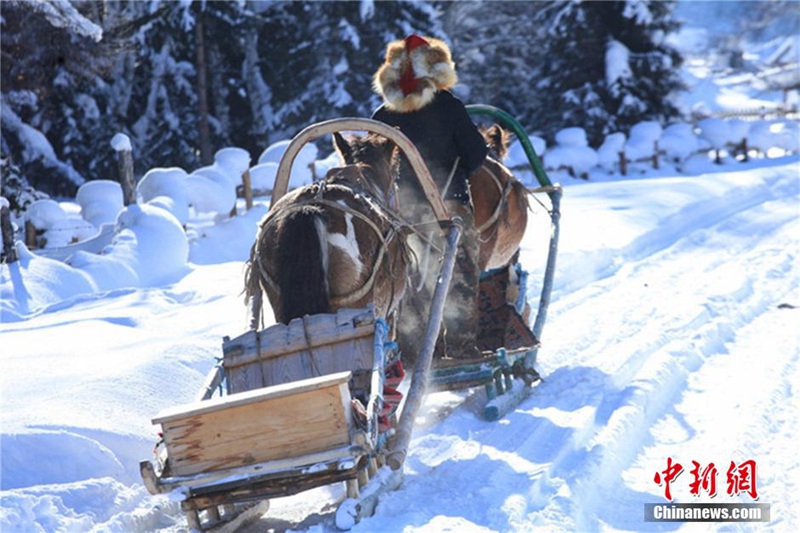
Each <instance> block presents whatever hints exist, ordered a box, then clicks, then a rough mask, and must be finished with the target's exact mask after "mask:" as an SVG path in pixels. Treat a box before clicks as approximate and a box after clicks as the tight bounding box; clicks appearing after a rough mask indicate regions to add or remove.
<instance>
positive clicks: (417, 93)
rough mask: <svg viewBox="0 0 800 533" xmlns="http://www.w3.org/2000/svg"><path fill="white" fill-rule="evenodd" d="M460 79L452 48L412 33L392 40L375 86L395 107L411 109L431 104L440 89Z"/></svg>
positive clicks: (375, 80)
mask: <svg viewBox="0 0 800 533" xmlns="http://www.w3.org/2000/svg"><path fill="white" fill-rule="evenodd" d="M457 81H458V78H457V76H456V69H455V64H454V63H453V59H452V57H451V54H450V49H449V48H448V47H447V45H446V44H445V43H444V42H443V41H440V40H439V39H434V38H432V37H427V38H423V37H420V36H419V35H416V34H411V35H409V36H408V37H406V38H405V39H401V40H398V41H392V42H391V43H389V45H388V46H387V47H386V58H385V60H384V63H383V65H381V67H380V68H379V69H378V71H377V72H376V73H375V76H374V78H373V81H372V86H373V88H374V89H375V91H376V92H377V93H378V94H380V95H381V96H382V97H383V100H384V102H385V103H386V106H387V107H388V108H389V109H391V110H392V111H396V112H399V113H408V112H410V111H416V110H418V109H422V108H423V107H425V106H426V105H428V104H429V103H430V102H431V101H432V100H433V97H434V96H435V95H436V91H438V90H446V89H450V88H452V87H453V86H454V85H455V84H456V83H457Z"/></svg>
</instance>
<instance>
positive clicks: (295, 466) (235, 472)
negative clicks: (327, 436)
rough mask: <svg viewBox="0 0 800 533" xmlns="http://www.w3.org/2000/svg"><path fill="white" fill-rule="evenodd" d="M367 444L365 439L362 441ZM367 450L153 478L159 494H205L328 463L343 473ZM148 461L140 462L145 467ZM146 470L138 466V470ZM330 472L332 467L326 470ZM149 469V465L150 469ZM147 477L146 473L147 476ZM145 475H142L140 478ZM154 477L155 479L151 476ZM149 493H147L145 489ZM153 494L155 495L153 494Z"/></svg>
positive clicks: (346, 449)
mask: <svg viewBox="0 0 800 533" xmlns="http://www.w3.org/2000/svg"><path fill="white" fill-rule="evenodd" d="M361 437H363V433H362V434H357V435H356V437H354V438H353V440H360V439H361ZM364 441H366V438H364ZM366 453H367V449H365V448H359V447H358V446H353V445H350V444H348V445H346V446H340V447H338V448H331V449H329V450H325V451H323V452H318V453H312V454H308V455H302V456H299V457H288V458H282V459H276V460H270V461H266V462H263V463H254V464H250V465H245V466H236V467H231V468H223V469H219V470H214V471H211V472H201V473H198V474H190V475H180V476H177V475H171V474H170V475H167V476H164V477H158V476H157V477H156V478H155V479H156V483H157V490H158V492H159V493H167V492H171V491H173V490H174V489H175V488H177V487H192V488H193V490H194V489H196V490H198V491H200V492H202V491H206V490H210V491H213V490H221V489H218V487H219V485H220V484H224V481H225V480H229V479H239V478H241V479H244V478H248V479H253V478H262V477H263V478H267V477H273V478H278V477H291V476H296V475H301V473H302V472H306V471H308V468H309V467H312V466H313V467H314V469H315V470H316V469H318V468H319V465H321V464H326V463H331V464H334V465H336V468H337V469H340V470H341V469H343V468H344V467H343V466H342V465H343V464H350V463H354V462H355V461H357V459H358V457H359V456H360V455H362V454H366ZM146 462H149V461H142V462H141V463H146ZM143 468H145V469H146V468H147V467H145V466H143V465H142V464H140V470H142V469H143ZM328 468H331V466H328ZM150 469H152V464H151V465H150ZM147 474H148V475H149V473H147ZM144 475H145V474H143V475H142V478H143V479H145V477H144ZM153 476H156V474H155V473H153ZM148 490H149V489H148ZM153 494H155V493H153Z"/></svg>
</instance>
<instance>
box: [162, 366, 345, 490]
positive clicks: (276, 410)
mask: <svg viewBox="0 0 800 533" xmlns="http://www.w3.org/2000/svg"><path fill="white" fill-rule="evenodd" d="M349 376H350V373H349V372H345V373H339V374H335V375H333V376H326V377H324V378H316V379H312V380H305V381H302V382H300V383H299V384H289V385H281V386H278V387H269V388H266V389H264V390H262V391H252V392H246V393H242V394H235V395H232V396H230V397H228V398H224V399H220V400H208V401H205V402H200V404H197V403H195V404H189V405H188V406H185V407H184V408H183V409H177V408H176V409H173V410H167V412H166V413H165V412H162V413H161V414H160V416H159V417H158V418H157V419H156V420H155V421H154V422H156V423H161V426H162V431H163V434H164V441H165V444H166V447H167V450H168V452H169V465H170V468H171V472H172V474H173V475H178V476H182V475H190V474H196V473H200V472H205V471H210V470H218V469H222V468H231V467H236V466H241V465H247V464H253V463H258V462H264V461H270V460H273V459H281V458H287V457H294V456H299V455H306V454H312V453H316V452H322V451H324V450H327V449H330V448H336V447H340V446H342V445H345V444H348V443H349V442H350V429H351V428H350V424H351V423H352V420H351V419H350V412H349V411H350V409H349V404H350V396H349V389H348V387H347V381H348V379H349ZM201 404H212V405H201Z"/></svg>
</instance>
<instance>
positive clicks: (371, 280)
mask: <svg viewBox="0 0 800 533" xmlns="http://www.w3.org/2000/svg"><path fill="white" fill-rule="evenodd" d="M359 176H360V173H359ZM365 183H367V184H369V186H368V187H365V189H373V190H367V191H366V192H368V193H369V194H366V195H365V194H359V192H357V191H355V190H354V189H353V187H352V185H351V183H350V182H348V181H346V180H343V179H342V180H336V182H335V184H336V185H338V186H340V187H344V188H347V189H350V190H351V191H352V192H353V196H354V197H355V198H357V199H359V198H360V200H361V201H362V202H364V203H366V204H367V205H368V206H369V207H370V208H371V209H373V210H376V211H379V212H380V213H381V214H382V215H384V217H385V218H386V220H387V221H388V223H389V231H387V233H386V234H385V235H384V234H383V232H382V231H381V229H380V228H379V227H378V226H377V224H375V223H374V222H373V221H372V220H370V219H369V217H367V216H366V215H364V214H363V213H360V212H359V211H356V210H355V209H353V208H352V207H350V206H348V205H345V204H343V203H341V202H337V201H333V200H330V199H328V198H325V193H326V191H327V190H328V185H329V183H328V181H327V180H326V181H322V182H319V183H317V184H315V186H316V187H317V191H316V193H315V194H314V196H313V197H312V198H308V199H306V200H303V201H301V202H298V203H296V204H294V205H291V206H288V207H286V208H285V209H284V210H283V211H282V213H287V212H292V211H299V210H301V209H303V208H305V207H307V206H314V205H317V206H325V207H329V208H331V209H336V210H339V211H341V212H343V213H345V214H348V215H350V216H353V217H355V218H357V219H359V220H361V221H362V222H364V223H365V224H366V225H367V226H368V227H369V228H370V229H371V230H372V231H373V233H374V234H375V235H376V236H377V237H378V240H379V242H380V248H379V249H378V256H377V258H376V260H375V262H374V263H373V267H372V272H370V275H369V277H368V278H367V280H366V281H365V282H364V283H363V284H362V285H361V287H359V288H358V289H356V290H354V291H352V292H351V293H349V294H344V295H341V296H335V297H333V296H332V297H331V299H330V301H331V304H332V305H333V306H334V307H347V306H350V305H352V304H353V303H355V302H357V301H358V300H360V299H362V298H363V297H364V296H366V295H367V294H369V292H370V291H371V290H372V289H373V287H374V285H375V279H376V277H377V274H378V268H379V265H380V264H381V263H383V260H384V257H385V255H386V249H387V247H388V246H389V243H390V242H391V241H392V240H393V239H394V238H395V237H397V235H398V234H404V233H405V232H404V225H403V224H401V223H400V222H399V221H398V220H397V219H396V217H392V216H387V214H388V213H390V212H391V211H390V210H388V209H387V208H386V207H385V206H383V205H382V203H381V202H380V201H378V195H376V194H375V192H374V187H373V184H372V183H371V182H370V180H362V179H359V180H358V184H359V185H362V186H363V185H364V184H365ZM276 218H277V217H274V216H267V218H266V219H265V220H264V222H263V223H262V224H261V227H262V231H263V228H265V227H267V226H268V225H269V224H271V223H273V222H274V221H275V219H276ZM259 244H260V239H259V240H257V241H256V245H255V247H256V249H255V252H256V253H255V256H256V260H257V264H258V270H259V272H260V274H261V279H262V280H263V281H264V282H265V284H266V285H268V286H269V288H270V289H272V291H273V292H275V293H276V294H280V289H279V287H278V285H277V284H276V283H275V281H274V280H273V279H272V277H271V276H270V274H269V272H268V271H267V269H266V267H265V266H264V264H263V263H262V260H261V254H260V253H259V251H258V248H259ZM388 268H389V275H390V277H391V276H392V272H391V269H392V265H391V264H389V265H388Z"/></svg>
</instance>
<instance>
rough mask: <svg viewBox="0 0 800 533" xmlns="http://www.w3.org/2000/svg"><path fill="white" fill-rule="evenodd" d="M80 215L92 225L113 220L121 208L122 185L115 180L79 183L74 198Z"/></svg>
mask: <svg viewBox="0 0 800 533" xmlns="http://www.w3.org/2000/svg"><path fill="white" fill-rule="evenodd" d="M75 200H76V201H77V202H78V205H80V206H81V216H82V217H83V218H84V220H86V221H88V222H89V223H90V224H92V225H93V226H94V227H96V228H99V227H100V226H101V225H102V224H107V223H109V222H114V221H115V220H116V219H117V214H119V211H120V209H122V204H123V197H122V186H121V185H120V184H119V183H117V182H116V181H111V180H95V181H88V182H86V183H84V184H83V185H81V187H80V188H79V189H78V194H77V196H76V198H75Z"/></svg>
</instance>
